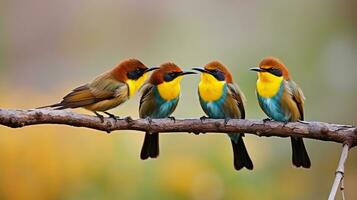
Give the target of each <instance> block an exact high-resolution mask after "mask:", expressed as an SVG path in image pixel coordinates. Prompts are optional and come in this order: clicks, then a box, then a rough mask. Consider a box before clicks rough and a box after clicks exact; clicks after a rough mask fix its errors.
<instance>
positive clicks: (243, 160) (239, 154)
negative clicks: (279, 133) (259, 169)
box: [231, 138, 254, 171]
mask: <svg viewBox="0 0 357 200" xmlns="http://www.w3.org/2000/svg"><path fill="white" fill-rule="evenodd" d="M231 142H232V148H233V164H234V169H235V170H237V171H239V170H241V169H242V168H244V167H245V168H246V169H248V170H253V168H254V166H253V162H252V160H251V159H250V157H249V154H248V151H247V149H246V148H245V145H244V142H243V138H240V139H239V140H238V142H237V143H236V142H234V141H233V140H231Z"/></svg>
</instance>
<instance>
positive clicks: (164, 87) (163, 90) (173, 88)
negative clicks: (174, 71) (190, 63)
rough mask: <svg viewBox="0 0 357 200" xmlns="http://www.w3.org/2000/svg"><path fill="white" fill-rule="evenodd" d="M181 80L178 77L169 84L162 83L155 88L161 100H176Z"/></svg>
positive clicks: (180, 77)
mask: <svg viewBox="0 0 357 200" xmlns="http://www.w3.org/2000/svg"><path fill="white" fill-rule="evenodd" d="M181 80H182V76H179V77H177V78H175V79H174V80H172V81H170V82H163V83H161V84H159V85H158V86H157V89H158V90H159V94H160V96H161V98H163V99H164V100H166V101H171V100H173V99H175V98H177V97H178V96H179V95H180V90H181V86H180V82H181Z"/></svg>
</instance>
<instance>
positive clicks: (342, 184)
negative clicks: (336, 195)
mask: <svg viewBox="0 0 357 200" xmlns="http://www.w3.org/2000/svg"><path fill="white" fill-rule="evenodd" d="M340 190H341V193H342V200H345V178H342V180H341V187H340Z"/></svg>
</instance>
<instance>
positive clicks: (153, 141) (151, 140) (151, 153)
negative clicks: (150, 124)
mask: <svg viewBox="0 0 357 200" xmlns="http://www.w3.org/2000/svg"><path fill="white" fill-rule="evenodd" d="M158 156H159V133H149V132H146V133H145V138H144V144H143V146H142V148H141V153H140V158H141V159H142V160H146V159H148V158H157V157H158Z"/></svg>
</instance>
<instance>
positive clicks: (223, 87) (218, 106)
mask: <svg viewBox="0 0 357 200" xmlns="http://www.w3.org/2000/svg"><path fill="white" fill-rule="evenodd" d="M193 70H196V71H199V72H201V80H200V82H199V85H198V96H199V101H200V104H201V107H202V109H203V111H204V112H205V113H206V115H208V118H213V119H225V124H227V123H228V120H229V119H244V118H245V109H244V101H245V97H244V94H243V93H242V92H241V91H240V89H239V87H238V85H237V84H235V83H234V82H233V78H232V74H231V73H230V72H229V70H228V68H227V67H226V66H225V65H224V64H222V63H221V62H220V61H212V62H209V63H208V64H206V65H205V66H204V68H202V67H195V68H193ZM205 118H207V117H205V116H203V117H201V119H205ZM228 136H229V137H230V140H231V144H232V148H233V164H234V168H235V169H236V170H240V169H242V168H243V167H245V168H247V169H249V170H252V169H253V163H252V160H251V158H250V157H249V154H248V151H247V149H246V147H245V144H244V141H243V136H244V134H243V133H231V134H228Z"/></svg>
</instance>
